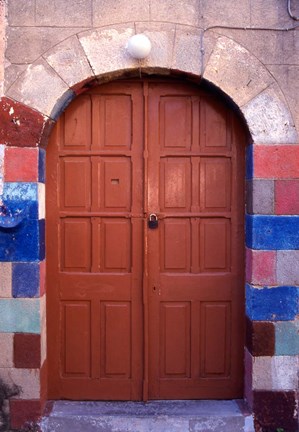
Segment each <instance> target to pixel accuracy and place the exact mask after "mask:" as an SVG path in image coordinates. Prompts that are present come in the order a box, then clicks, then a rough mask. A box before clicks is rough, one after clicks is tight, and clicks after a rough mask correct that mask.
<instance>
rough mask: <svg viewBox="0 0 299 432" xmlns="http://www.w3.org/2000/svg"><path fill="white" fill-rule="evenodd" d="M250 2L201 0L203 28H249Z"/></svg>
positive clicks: (247, 0) (248, 0)
mask: <svg viewBox="0 0 299 432" xmlns="http://www.w3.org/2000/svg"><path fill="white" fill-rule="evenodd" d="M250 3H251V2H250V0H242V1H241V2H235V1H234V0H226V1H225V2H223V1H222V0H216V1H215V0H214V1H212V2H211V1H210V0H202V16H203V19H204V26H205V27H209V26H217V25H222V26H242V27H243V26H244V27H249V26H250Z"/></svg>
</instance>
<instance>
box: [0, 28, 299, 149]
mask: <svg viewBox="0 0 299 432" xmlns="http://www.w3.org/2000/svg"><path fill="white" fill-rule="evenodd" d="M135 32H144V33H145V34H146V35H148V37H149V38H150V40H151V41H152V46H153V49H152V52H151V54H150V56H149V57H148V58H147V59H145V60H143V61H142V62H139V61H137V60H135V59H133V58H131V57H130V56H129V54H128V53H127V51H126V49H125V45H126V42H127V40H128V39H129V37H130V36H132V35H133V34H134V33H135ZM138 69H141V70H142V71H144V72H145V73H157V72H158V73H170V71H176V72H180V73H184V74H188V75H190V76H192V77H193V78H194V79H197V80H200V79H205V80H207V81H208V82H210V83H212V84H213V85H214V86H216V87H217V88H219V89H221V90H222V92H224V93H225V94H226V95H227V96H229V98H230V99H231V100H232V101H233V102H234V103H235V104H236V105H237V106H238V107H239V109H240V110H241V112H242V114H243V116H244V118H245V121H246V123H247V125H248V128H249V131H250V133H251V136H252V140H253V142H254V143H258V144H267V143H275V144H280V143H284V144H286V143H295V142H297V140H298V135H297V132H296V129H295V126H294V122H293V119H292V115H291V113H290V111H289V109H288V106H287V103H286V101H285V99H284V96H283V94H282V92H281V90H280V89H279V87H278V85H277V83H276V82H275V79H274V78H273V76H272V75H271V74H270V73H269V71H268V70H267V68H266V67H265V66H264V65H263V64H262V63H261V62H260V61H259V60H258V59H257V58H256V57H255V56H254V55H253V54H252V53H250V52H249V51H248V50H247V49H245V48H244V47H243V46H241V45H240V44H238V43H236V42H235V41H234V40H232V39H230V38H228V37H224V36H219V37H216V35H215V34H214V33H209V32H205V31H203V30H202V29H200V28H196V27H191V26H187V25H177V24H171V23H158V22H155V23H137V24H136V23H135V24H134V23H131V24H128V23H126V24H118V25H114V26H113V27H103V28H99V29H94V30H88V31H84V32H80V33H78V34H76V35H74V36H71V37H69V38H67V39H66V40H64V41H62V42H60V43H59V44H58V45H56V46H54V47H53V48H51V49H50V50H48V51H47V52H46V53H44V54H43V55H42V56H41V57H40V58H39V59H38V60H37V61H35V62H34V63H33V64H31V65H29V66H28V67H27V69H26V70H25V72H24V73H22V74H21V75H20V76H19V77H18V79H17V80H16V81H15V82H14V83H13V84H12V85H11V87H10V88H9V89H8V91H7V94H6V96H7V97H8V98H10V99H12V100H13V101H16V102H18V103H22V104H23V105H25V106H26V107H28V108H29V110H30V108H31V109H33V110H34V111H36V112H37V113H36V114H38V113H39V115H40V116H42V117H43V122H42V123H43V127H42V128H40V129H39V133H40V135H42V133H43V132H45V131H46V130H47V128H46V127H45V124H47V123H49V122H51V120H55V119H56V118H57V117H58V116H59V114H60V112H61V111H62V110H63V108H64V107H65V106H66V105H67V104H68V103H69V102H70V101H71V100H72V99H73V98H74V97H75V96H76V94H78V93H80V92H81V91H82V90H83V89H84V85H88V84H89V83H91V82H95V83H100V82H103V81H105V80H110V79H113V78H116V77H118V76H121V75H123V74H124V73H128V72H130V71H131V72H132V71H134V70H138ZM28 108H27V110H28ZM14 125H15V123H14ZM37 135H38V133H37ZM36 139H38V136H37V137H36ZM41 141H42V139H40V141H39V142H36V143H35V144H30V143H29V144H28V143H27V145H38V144H39V143H40V142H41ZM25 145H26V144H25Z"/></svg>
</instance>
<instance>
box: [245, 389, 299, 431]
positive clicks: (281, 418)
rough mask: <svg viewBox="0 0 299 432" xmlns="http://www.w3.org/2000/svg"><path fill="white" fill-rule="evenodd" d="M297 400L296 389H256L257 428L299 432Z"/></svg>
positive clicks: (255, 414) (255, 412)
mask: <svg viewBox="0 0 299 432" xmlns="http://www.w3.org/2000/svg"><path fill="white" fill-rule="evenodd" d="M297 400H298V399H297V397H296V392H294V391H286V392H284V391H261V390H258V391H255V392H254V405H253V409H254V417H255V426H256V429H255V430H269V431H276V432H277V431H279V429H280V430H282V431H287V432H298V409H297Z"/></svg>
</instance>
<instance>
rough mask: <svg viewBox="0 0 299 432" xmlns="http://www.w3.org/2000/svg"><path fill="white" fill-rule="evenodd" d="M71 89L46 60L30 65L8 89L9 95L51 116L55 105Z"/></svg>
mask: <svg viewBox="0 0 299 432" xmlns="http://www.w3.org/2000/svg"><path fill="white" fill-rule="evenodd" d="M68 90H69V87H68V86H67V85H66V84H65V82H64V81H63V80H62V79H61V78H60V77H59V76H58V75H57V74H56V72H54V70H53V69H52V68H50V66H49V65H48V63H46V62H45V61H44V60H40V61H38V62H36V63H33V64H32V65H30V66H28V68H27V69H26V71H25V72H24V74H22V75H21V77H20V78H19V79H18V80H17V81H16V82H15V83H14V84H13V85H12V86H11V88H10V89H9V90H8V96H9V97H11V98H13V99H15V100H16V101H19V102H22V103H24V104H25V105H29V106H30V107H31V108H34V109H35V110H37V111H40V112H41V113H43V114H45V115H48V116H51V113H52V110H53V107H54V106H55V104H56V103H57V101H59V100H60V99H61V98H62V97H63V95H64V94H65V93H66V92H67V91H68Z"/></svg>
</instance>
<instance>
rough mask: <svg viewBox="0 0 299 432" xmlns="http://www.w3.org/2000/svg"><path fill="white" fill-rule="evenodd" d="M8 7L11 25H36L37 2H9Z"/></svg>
mask: <svg viewBox="0 0 299 432" xmlns="http://www.w3.org/2000/svg"><path fill="white" fill-rule="evenodd" d="M7 6H8V8H7V11H8V24H9V25H11V26H34V25H35V0H9V2H8V4H7Z"/></svg>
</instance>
